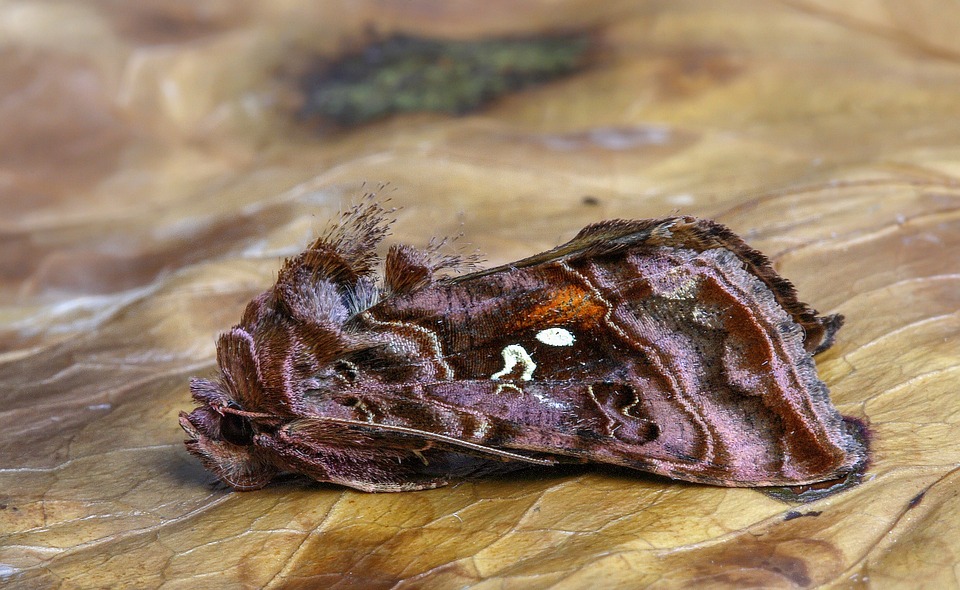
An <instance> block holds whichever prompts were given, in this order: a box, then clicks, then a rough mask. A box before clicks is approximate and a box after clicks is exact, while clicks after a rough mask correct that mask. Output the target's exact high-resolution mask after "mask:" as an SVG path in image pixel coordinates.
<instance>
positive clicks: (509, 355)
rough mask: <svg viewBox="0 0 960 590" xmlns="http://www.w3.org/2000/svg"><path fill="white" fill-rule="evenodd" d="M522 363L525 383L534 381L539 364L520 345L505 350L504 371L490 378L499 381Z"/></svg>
mask: <svg viewBox="0 0 960 590" xmlns="http://www.w3.org/2000/svg"><path fill="white" fill-rule="evenodd" d="M517 363H520V365H521V366H523V373H521V374H520V378H521V379H523V380H524V381H530V380H531V379H533V371H534V369H536V368H537V363H535V362H533V359H532V358H530V355H529V354H528V353H527V351H526V350H525V349H524V348H523V347H522V346H520V345H519V344H511V345H509V346H507V347H505V348H504V349H503V370H501V371H497V372H496V373H494V374H493V375H490V378H491V379H493V380H497V379H499V378H500V377H503V376H504V375H507V374H509V373H510V372H511V371H513V368H514V367H516V366H517Z"/></svg>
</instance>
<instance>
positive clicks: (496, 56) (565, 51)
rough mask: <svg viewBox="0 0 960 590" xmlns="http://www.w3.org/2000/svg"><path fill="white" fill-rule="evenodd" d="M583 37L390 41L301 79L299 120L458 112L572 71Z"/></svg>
mask: <svg viewBox="0 0 960 590" xmlns="http://www.w3.org/2000/svg"><path fill="white" fill-rule="evenodd" d="M588 46H589V41H588V38H587V37H585V36H569V35H568V36H553V37H539V38H525V39H485V40H480V41H442V40H434V39H419V38H414V37H405V36H398V37H392V38H390V39H387V40H385V41H382V42H378V43H374V44H371V45H368V46H367V47H366V48H364V50H363V51H362V52H361V53H359V54H354V55H349V56H347V57H344V58H343V59H341V60H340V61H338V62H335V63H332V64H328V65H327V66H326V67H325V68H323V70H322V71H320V72H319V73H317V72H314V73H312V74H309V75H307V76H306V77H305V78H304V90H305V92H306V101H305V104H304V109H303V114H304V115H306V116H315V115H320V116H322V117H324V118H326V119H330V120H333V121H335V122H336V123H338V124H341V125H356V124H360V123H364V122H367V121H371V120H373V119H377V118H380V117H384V116H386V115H390V114H393V113H405V112H415V111H435V112H442V113H451V114H461V113H465V112H467V111H470V110H472V109H474V108H476V107H478V106H480V105H481V104H483V103H484V102H486V101H489V100H491V99H493V98H496V97H498V96H501V95H503V94H505V93H507V92H511V91H515V90H518V89H521V88H525V87H528V86H531V85H534V84H538V83H541V82H544V81H547V80H551V79H554V78H557V77H559V76H562V75H564V74H568V73H570V72H573V71H574V70H576V69H577V68H578V67H579V66H580V65H581V64H582V63H583V62H584V54H585V53H586V51H587V49H588Z"/></svg>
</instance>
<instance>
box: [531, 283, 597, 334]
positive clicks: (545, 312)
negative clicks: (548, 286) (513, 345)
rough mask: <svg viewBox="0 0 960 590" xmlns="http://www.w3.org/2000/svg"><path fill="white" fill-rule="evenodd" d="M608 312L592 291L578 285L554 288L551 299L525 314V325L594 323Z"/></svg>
mask: <svg viewBox="0 0 960 590" xmlns="http://www.w3.org/2000/svg"><path fill="white" fill-rule="evenodd" d="M606 313H607V308H606V307H604V305H603V304H602V303H601V302H600V301H599V300H597V298H596V297H594V296H593V294H592V293H590V291H588V290H586V289H583V288H582V287H579V286H576V285H566V286H563V287H559V288H556V289H553V290H552V292H551V295H550V299H548V300H547V301H544V302H539V303H537V304H536V305H534V306H532V307H531V308H530V310H529V311H528V312H527V313H526V314H525V316H524V319H523V322H522V323H523V324H524V326H523V327H542V328H547V327H549V326H555V325H558V324H579V325H584V324H593V323H595V322H597V321H599V320H600V319H601V318H603V316H604V315H605V314H606Z"/></svg>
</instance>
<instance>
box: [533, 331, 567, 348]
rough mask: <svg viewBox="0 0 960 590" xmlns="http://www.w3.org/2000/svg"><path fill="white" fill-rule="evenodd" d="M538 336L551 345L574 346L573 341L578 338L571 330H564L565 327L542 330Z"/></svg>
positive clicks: (538, 338) (541, 340)
mask: <svg viewBox="0 0 960 590" xmlns="http://www.w3.org/2000/svg"><path fill="white" fill-rule="evenodd" d="M536 338H537V340H539V341H540V342H543V343H544V344H549V345H550V346H573V342H574V341H575V340H576V338H574V337H573V334H572V333H571V332H570V330H564V329H563V328H547V329H546V330H540V331H539V332H537V336H536Z"/></svg>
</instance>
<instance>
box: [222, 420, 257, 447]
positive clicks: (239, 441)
mask: <svg viewBox="0 0 960 590" xmlns="http://www.w3.org/2000/svg"><path fill="white" fill-rule="evenodd" d="M220 438H222V439H223V440H225V441H227V442H228V443H230V444H234V445H238V446H241V447H245V446H248V445H250V444H253V425H251V424H250V420H249V419H247V418H246V417H244V416H237V415H236V414H224V415H223V417H222V418H221V419H220Z"/></svg>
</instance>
